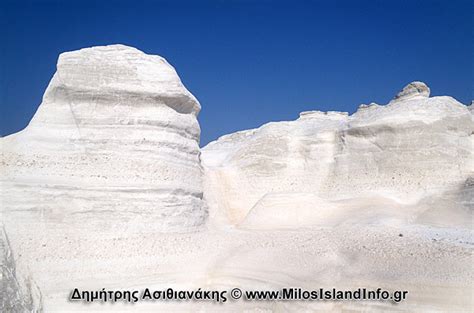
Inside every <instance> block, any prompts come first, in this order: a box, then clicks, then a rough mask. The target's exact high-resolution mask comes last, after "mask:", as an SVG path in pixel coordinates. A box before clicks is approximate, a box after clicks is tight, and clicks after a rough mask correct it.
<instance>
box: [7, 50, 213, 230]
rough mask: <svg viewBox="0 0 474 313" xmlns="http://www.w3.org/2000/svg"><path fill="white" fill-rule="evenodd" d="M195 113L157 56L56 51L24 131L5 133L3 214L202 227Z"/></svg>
mask: <svg viewBox="0 0 474 313" xmlns="http://www.w3.org/2000/svg"><path fill="white" fill-rule="evenodd" d="M199 110H200V105H199V103H198V101H197V100H196V99H195V98H194V96H193V95H192V94H191V93H189V92H188V91H187V90H186V88H185V87H184V86H183V84H182V83H181V81H180V79H179V77H178V75H177V74H176V71H175V70H174V69H173V67H172V66H171V65H169V64H168V63H167V62H166V60H165V59H163V58H162V57H159V56H153V55H146V54H145V53H143V52H141V51H139V50H137V49H135V48H131V47H126V46H122V45H112V46H104V47H94V48H87V49H81V50H78V51H73V52H66V53H63V54H61V55H60V57H59V60H58V64H57V71H56V73H55V74H54V76H53V78H52V80H51V82H50V84H49V86H48V88H47V90H46V92H45V94H44V97H43V101H42V103H41V105H40V107H39V109H38V111H37V112H36V114H35V115H34V117H33V119H32V121H31V122H30V124H29V125H28V127H27V128H26V129H25V130H23V131H22V132H20V133H17V134H14V135H11V136H8V137H6V138H2V139H1V144H2V158H1V161H2V164H1V166H2V172H3V173H2V188H1V189H2V192H3V193H4V195H2V199H4V203H3V204H2V210H3V211H4V212H5V213H4V214H5V216H4V218H5V219H7V220H8V219H10V218H11V219H12V220H16V221H18V220H23V219H20V217H19V216H21V215H22V214H23V215H25V219H27V218H33V219H41V220H42V221H45V222H50V223H55V222H61V223H62V225H68V224H69V225H75V226H79V227H91V228H94V229H102V230H103V229H109V228H110V229H116V230H120V231H125V230H127V231H181V230H189V229H193V228H196V227H199V226H200V225H202V224H203V222H204V221H205V217H206V208H205V205H204V204H203V201H202V182H201V181H202V170H201V167H200V164H199V135H200V128H199V124H198V122H197V119H196V117H197V115H198V113H199Z"/></svg>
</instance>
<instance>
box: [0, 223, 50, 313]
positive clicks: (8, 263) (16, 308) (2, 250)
mask: <svg viewBox="0 0 474 313" xmlns="http://www.w3.org/2000/svg"><path fill="white" fill-rule="evenodd" d="M18 276H19V275H18V274H17V270H16V264H15V259H14V258H13V252H12V250H11V247H10V242H9V240H8V236H7V234H6V233H5V229H4V228H3V227H2V228H1V229H0V295H1V297H0V312H11V313H17V312H18V313H25V312H42V311H43V310H42V299H41V293H40V291H39V289H38V287H37V286H36V284H35V283H34V281H33V280H32V279H31V278H28V279H24V280H22V279H19V277H18Z"/></svg>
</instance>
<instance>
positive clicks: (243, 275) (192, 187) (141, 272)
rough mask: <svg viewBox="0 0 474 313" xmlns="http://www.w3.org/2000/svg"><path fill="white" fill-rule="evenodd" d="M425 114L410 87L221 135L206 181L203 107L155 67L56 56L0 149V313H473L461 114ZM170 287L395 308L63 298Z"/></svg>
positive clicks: (167, 71)
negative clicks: (311, 294)
mask: <svg viewBox="0 0 474 313" xmlns="http://www.w3.org/2000/svg"><path fill="white" fill-rule="evenodd" d="M428 96H429V89H428V88H427V87H426V85H424V84H422V83H412V84H410V85H409V86H407V87H406V88H405V89H404V90H403V91H402V92H401V93H400V94H399V95H398V96H397V97H396V98H395V99H394V100H392V101H391V102H390V103H389V104H388V105H385V106H381V105H377V104H374V103H372V104H370V105H362V106H361V107H360V109H359V110H358V111H357V112H356V113H355V114H353V115H351V116H349V115H348V114H347V113H340V112H327V113H323V112H318V111H311V112H303V113H301V115H300V118H299V119H298V120H296V121H292V122H278V123H269V124H266V125H264V126H262V127H260V128H258V129H253V130H247V131H241V132H237V133H235V134H230V135H226V136H224V137H222V138H220V139H219V140H217V141H216V142H213V143H211V144H209V145H208V146H207V147H205V148H204V149H202V165H203V166H204V172H203V168H201V164H200V161H199V154H200V151H199V147H198V142H199V125H198V123H197V120H196V115H197V114H198V112H199V109H200V107H199V103H198V102H197V101H196V99H195V98H194V97H193V96H192V95H191V94H190V93H189V92H188V91H187V90H186V89H185V88H184V87H183V85H182V84H181V82H180V80H179V78H178V76H177V75H176V72H175V71H174V69H173V68H172V67H171V66H169V65H168V64H167V63H166V61H165V60H164V59H163V58H161V57H158V56H149V55H146V54H144V53H142V52H140V51H138V50H136V49H133V48H129V47H125V46H120V45H115V46H107V47H96V48H90V49H82V50H79V51H75V52H68V53H64V54H62V55H61V56H60V59H59V62H58V70H57V72H56V74H55V75H54V77H53V79H52V81H51V83H50V86H49V87H48V90H47V91H46V93H45V96H44V99H43V103H42V104H41V106H40V108H39V109H38V112H37V113H36V114H35V116H34V118H33V120H32V121H31V123H30V125H29V126H28V127H27V128H26V129H25V130H24V131H22V132H20V133H17V134H14V135H11V136H8V137H6V138H1V139H0V144H1V158H0V162H1V163H0V166H1V168H0V171H1V172H2V176H1V177H0V179H1V188H0V192H1V194H0V199H1V203H0V222H1V223H2V224H4V225H5V230H6V232H1V233H0V248H1V250H0V262H1V263H0V265H1V267H0V269H1V273H0V274H1V275H2V276H1V277H0V295H1V297H0V310H1V309H3V310H7V311H12V312H23V311H25V310H30V311H31V310H41V309H44V311H45V312H91V311H93V312H103V311H108V312H117V311H121V312H157V311H160V312H174V311H177V312H196V311H200V312H222V311H226V312H243V311H246V312H262V311H265V312H329V311H333V312H348V311H353V312H360V311H363V312H380V311H387V312H394V311H397V312H422V311H430V312H469V311H472V307H473V303H472V301H473V300H472V281H473V279H474V272H473V270H472V247H473V243H472V210H473V203H474V183H473V181H474V178H472V177H473V176H474V175H473V160H474V157H473V144H474V142H473V140H474V137H473V135H472V133H473V123H474V122H473V119H472V107H471V108H470V109H471V111H469V110H468V109H466V107H465V106H463V105H461V104H459V103H458V102H457V101H456V100H454V99H452V98H450V97H433V98H429V97H428ZM203 180H204V184H203ZM203 192H204V195H203ZM208 205H209V206H210V212H209V213H210V218H209V219H207V209H206V208H207V206H208ZM206 220H209V222H210V224H211V225H213V226H218V227H201V226H203V224H204V223H205V222H206ZM234 226H237V227H234ZM288 229H289V231H288ZM189 230H196V231H189ZM282 230H285V231H282ZM170 287H171V288H175V290H197V289H198V288H202V289H208V290H218V291H224V290H227V291H229V290H231V289H232V288H234V287H240V288H242V289H243V290H275V289H280V288H284V287H301V288H304V289H307V290H318V289H319V288H321V287H324V288H329V289H332V288H338V289H341V290H350V289H356V288H359V287H365V288H368V289H370V290H376V289H377V288H384V289H387V290H408V291H409V295H408V299H407V300H406V301H404V302H402V303H399V304H396V305H395V304H393V303H392V302H390V301H388V302H387V301H385V302H381V301H302V302H296V301H261V302H251V301H227V302H226V303H224V304H216V303H211V302H196V301H184V302H174V301H142V302H139V303H135V304H130V303H126V302H122V301H119V302H118V303H111V302H108V303H100V302H99V303H97V302H95V303H89V304H85V303H84V302H71V301H68V299H69V297H70V295H71V291H72V290H73V289H74V288H79V289H80V290H90V291H100V290H102V288H104V289H105V290H107V291H110V290H130V291H132V290H143V289H144V288H150V289H152V290H158V291H160V290H165V289H167V288H170Z"/></svg>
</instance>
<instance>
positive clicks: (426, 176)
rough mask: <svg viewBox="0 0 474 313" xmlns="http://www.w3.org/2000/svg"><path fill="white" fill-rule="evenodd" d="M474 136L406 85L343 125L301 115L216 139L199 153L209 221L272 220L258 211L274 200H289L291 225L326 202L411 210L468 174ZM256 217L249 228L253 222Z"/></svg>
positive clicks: (333, 115) (420, 87) (467, 118)
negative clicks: (386, 203) (383, 203)
mask: <svg viewBox="0 0 474 313" xmlns="http://www.w3.org/2000/svg"><path fill="white" fill-rule="evenodd" d="M473 129H474V124H473V122H472V114H471V113H470V111H469V110H468V109H467V107H466V106H464V105H462V104H461V103H459V102H457V101H456V100H455V99H453V98H451V97H433V98H430V97H429V88H428V87H427V86H426V85H425V84H423V83H421V82H414V83H411V84H409V85H408V86H406V87H405V88H404V89H403V90H402V91H401V92H400V93H399V94H398V95H397V96H396V97H395V98H394V100H392V101H391V102H390V103H389V104H388V105H383V106H382V105H377V104H374V103H372V104H370V105H362V106H361V107H360V108H359V110H358V111H357V112H356V113H355V114H353V115H351V116H349V115H348V114H347V113H339V112H328V113H323V112H318V111H315V112H303V113H301V115H300V118H299V119H298V120H296V121H292V122H278V123H269V124H266V125H263V126H262V127H260V128H258V129H254V130H249V131H243V132H239V133H236V134H231V135H226V136H223V137H221V138H219V139H218V140H217V141H215V142H212V143H210V144H209V145H207V146H206V147H205V148H203V155H202V160H203V164H204V165H205V167H206V173H207V174H206V190H205V195H206V197H205V198H206V200H207V201H208V202H209V204H210V206H211V208H212V209H211V216H212V218H213V219H214V220H215V221H216V222H218V223H221V222H223V223H231V224H239V223H240V222H242V221H243V220H244V219H245V218H246V216H247V214H248V213H249V212H250V211H251V210H252V209H256V210H257V209H258V208H263V207H265V208H264V210H265V211H266V212H268V213H267V215H271V211H272V209H271V208H269V207H268V206H269V205H262V203H267V204H268V203H273V205H270V206H273V207H275V206H276V204H277V203H281V201H279V200H278V199H282V197H283V198H285V196H282V194H283V195H285V194H286V198H287V199H292V205H290V204H289V203H286V202H288V201H286V202H285V201H284V202H283V203H286V210H289V211H290V212H289V213H288V214H290V216H291V214H292V212H293V213H294V214H293V215H297V213H296V211H297V209H296V207H305V210H303V211H304V212H303V211H301V214H302V216H301V217H300V219H302V220H308V219H307V217H308V216H310V215H311V211H313V214H314V216H318V215H319V214H320V212H315V211H316V210H318V208H323V207H331V205H329V204H328V202H327V201H337V200H342V199H353V198H357V197H369V202H370V197H371V196H376V197H385V198H387V199H391V200H394V201H397V202H400V203H405V204H410V203H415V202H417V201H419V200H420V199H422V198H424V197H427V196H430V195H434V194H438V193H442V192H444V191H446V190H452V189H456V188H458V187H459V186H461V185H462V184H464V182H465V181H466V179H468V178H469V177H470V176H471V175H472V173H473V171H474V164H473V160H474V155H473V136H472V132H473ZM295 193H299V194H300V196H298V197H293V196H291V194H295ZM301 194H306V196H305V195H301ZM272 197H275V199H272ZM298 199H300V200H301V201H300V202H302V203H298V201H299V200H298ZM308 199H312V200H311V201H310V200H308ZM315 199H320V201H318V200H315ZM262 201H263V202H262ZM304 203H306V204H304ZM308 206H309V207H308ZM262 210H263V209H262ZM275 210H277V211H278V212H280V211H281V210H282V208H276V207H275ZM255 214H256V213H254V214H253V222H252V223H256V221H255V216H256V215H258V216H260V215H261V214H260V213H258V214H256V215H255ZM274 214H275V215H279V216H282V215H281V214H282V213H276V211H275V212H274ZM261 218H262V223H265V222H264V220H265V217H264V216H261ZM272 218H273V217H272ZM295 218H296V217H295ZM288 221H289V220H288ZM313 222H314V221H313Z"/></svg>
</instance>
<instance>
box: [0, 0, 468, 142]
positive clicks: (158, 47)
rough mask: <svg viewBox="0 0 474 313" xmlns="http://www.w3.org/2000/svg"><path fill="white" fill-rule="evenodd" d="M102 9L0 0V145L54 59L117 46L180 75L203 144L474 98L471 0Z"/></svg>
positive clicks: (109, 4)
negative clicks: (347, 115) (311, 120)
mask: <svg viewBox="0 0 474 313" xmlns="http://www.w3.org/2000/svg"><path fill="white" fill-rule="evenodd" d="M97 2H99V1H97ZM101 2H102V3H101V4H97V3H95V2H88V1H84V0H82V1H47V2H45V1H20V0H19V1H8V0H7V1H6V2H5V0H0V3H1V4H0V32H1V33H0V35H1V37H0V39H1V40H0V49H1V50H0V105H1V123H0V126H1V135H2V136H3V135H7V134H10V133H12V132H16V131H19V130H21V129H22V128H24V127H25V126H26V125H27V123H28V122H29V120H30V119H31V117H32V116H33V114H34V112H35V111H36V109H37V107H38V105H39V104H40V102H41V98H42V95H43V92H44V90H45V88H46V86H47V84H48V82H49V80H50V79H51V77H52V75H53V73H54V71H55V65H56V60H57V56H58V54H59V53H61V52H63V51H68V50H75V49H79V48H83V47H89V46H94V45H104V44H112V43H123V44H127V45H132V46H135V47H137V48H139V49H141V50H143V51H145V52H146V53H151V54H159V55H162V56H164V57H165V58H166V59H168V61H169V62H170V63H171V64H173V65H174V66H175V68H176V69H177V71H178V73H179V74H180V77H181V79H182V81H183V82H184V84H185V85H186V86H187V87H188V89H189V90H190V91H191V92H192V93H193V94H194V95H195V96H196V97H197V98H198V99H199V100H200V102H201V105H202V107H203V109H202V111H201V114H200V117H199V120H200V123H201V128H202V139H201V142H202V143H203V144H205V143H207V142H209V141H210V140H214V139H216V138H217V137H218V136H221V135H224V134H226V133H230V132H234V131H237V130H241V129H248V128H254V127H258V126H260V125H261V124H263V123H266V122H269V121H277V120H292V119H296V118H297V117H298V113H299V112H301V111H305V110H340V111H349V112H353V111H354V110H355V109H356V108H357V106H358V105H359V104H361V103H369V102H371V101H375V102H378V103H386V102H388V101H389V100H390V99H391V98H392V97H393V96H394V95H395V94H396V93H397V92H398V90H399V89H401V88H402V87H403V86H404V85H405V84H407V83H408V82H410V81H413V80H422V81H425V82H426V83H427V84H428V85H429V86H430V87H431V91H432V95H451V96H454V97H455V98H457V99H458V100H459V101H461V102H463V103H470V101H471V99H472V98H473V95H472V91H473V89H474V88H473V87H474V86H473V85H474V83H473V72H472V63H473V55H474V54H473V38H474V37H473V29H474V27H473V21H472V14H473V6H472V4H471V1H455V0H445V1H415V0H411V1H350V2H349V1H329V0H328V1H312V2H309V1H306V2H303V1H301V2H298V1H288V2H271V1H199V3H198V2H197V1H196V2H195V3H194V4H192V3H187V2H184V1H174V2H173V1H146V2H141V1H137V0H135V1H128V2H124V1H122V2H119V1H101Z"/></svg>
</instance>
